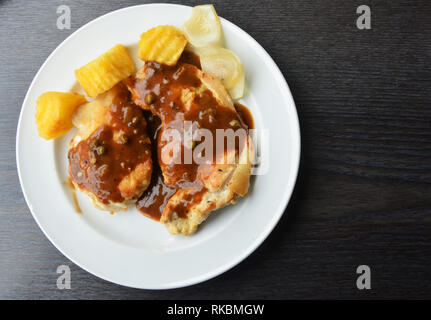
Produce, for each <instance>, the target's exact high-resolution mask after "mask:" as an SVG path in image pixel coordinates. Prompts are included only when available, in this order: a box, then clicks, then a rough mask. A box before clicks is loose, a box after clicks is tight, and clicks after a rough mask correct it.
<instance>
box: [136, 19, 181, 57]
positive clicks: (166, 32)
mask: <svg viewBox="0 0 431 320" xmlns="http://www.w3.org/2000/svg"><path fill="white" fill-rule="evenodd" d="M186 45H187V39H186V37H185V36H184V34H183V32H182V31H181V30H179V29H177V28H175V27H173V26H158V27H155V28H152V29H150V30H148V31H146V32H144V33H143V34H142V35H141V40H140V41H139V51H138V56H139V59H141V60H143V61H156V62H158V63H162V64H166V65H168V66H173V65H175V64H176V63H177V61H178V59H179V58H180V56H181V53H182V52H183V51H184V48H185V47H186Z"/></svg>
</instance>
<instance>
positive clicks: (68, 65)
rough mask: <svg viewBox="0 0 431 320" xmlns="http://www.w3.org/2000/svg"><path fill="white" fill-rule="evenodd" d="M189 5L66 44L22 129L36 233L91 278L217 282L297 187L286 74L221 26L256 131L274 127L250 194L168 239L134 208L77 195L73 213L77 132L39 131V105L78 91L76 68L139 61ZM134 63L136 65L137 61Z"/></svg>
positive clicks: (21, 164) (134, 282)
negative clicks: (114, 53) (153, 31)
mask: <svg viewBox="0 0 431 320" xmlns="http://www.w3.org/2000/svg"><path fill="white" fill-rule="evenodd" d="M190 12H191V7H187V6H180V5H172V4H150V5H140V6H134V7H128V8H124V9H121V10H117V11H114V12H111V13H109V14H106V15H104V16H102V17H100V18H97V19H95V20H93V21H91V22H90V23H88V24H86V25H85V26H83V27H82V28H80V29H79V30H77V31H76V32H74V33H73V34H72V35H71V36H70V37H68V38H67V39H66V40H64V41H63V43H61V44H60V45H59V46H58V47H57V49H55V50H54V52H53V53H52V54H51V55H50V56H49V57H48V59H47V60H46V61H45V63H44V64H43V65H42V67H41V68H40V70H39V72H38V73H37V74H36V76H35V78H34V80H33V82H32V84H31V85H30V88H29V90H28V92H27V95H26V97H25V100H24V103H23V106H22V110H21V115H20V118H19V123H18V130H17V142H16V143H17V165H18V173H19V178H20V182H21V187H22V190H23V193H24V196H25V199H26V201H27V204H28V206H29V208H30V211H31V212H32V214H33V217H34V219H35V220H36V221H37V223H38V225H39V227H40V228H41V229H42V231H43V232H44V233H45V235H46V236H47V237H48V238H49V240H50V241H51V242H52V243H53V244H54V245H55V246H56V247H57V248H58V249H59V250H60V251H61V252H62V253H63V254H64V255H65V256H67V257H68V258H69V259H70V260H72V261H73V262H74V263H76V264H77V265H79V266H80V267H82V268H83V269H85V270H87V271H88V272H90V273H92V274H94V275H96V276H98V277H100V278H103V279H105V280H108V281H112V282H115V283H117V284H121V285H124V286H129V287H135V288H145V289H168V288H177V287H183V286H188V285H192V284H196V283H199V282H201V281H205V280H207V279H210V278H212V277H215V276H217V275H219V274H221V273H222V272H224V271H226V270H228V269H230V268H232V267H233V266H235V265H236V264H238V263H239V262H240V261H242V260H243V259H245V258H246V257H247V256H248V255H249V254H250V253H252V252H253V251H254V250H255V249H256V248H257V247H258V246H259V245H260V244H261V243H262V242H263V241H264V240H265V238H266V237H267V236H268V234H269V233H270V232H271V231H272V230H273V228H274V226H275V225H276V223H277V222H278V220H279V219H280V217H281V215H282V214H283V211H284V209H285V208H286V205H287V203H288V201H289V198H290V195H291V193H292V190H293V187H294V185H295V181H296V176H297V171H298V165H299V154H300V133H299V123H298V117H297V113H296V109H295V104H294V101H293V99H292V96H291V94H290V91H289V88H288V86H287V83H286V81H285V79H284V78H283V75H282V74H281V72H280V70H279V69H278V67H277V66H276V64H275V63H274V61H273V60H272V59H271V57H270V56H269V55H268V54H267V53H266V52H265V50H264V49H263V48H262V47H261V46H260V45H259V44H258V43H257V42H256V41H255V40H254V39H253V38H252V37H250V36H249V35H248V34H247V33H246V32H245V31H243V30H241V29H240V28H238V27H237V26H235V25H234V24H233V23H231V22H229V21H227V20H225V19H221V22H222V28H223V32H224V36H225V44H226V47H227V48H229V49H231V50H233V51H234V52H235V53H236V54H237V55H238V56H239V57H240V59H241V61H242V63H243V65H244V69H245V73H246V79H247V87H248V90H247V94H246V96H245V97H244V98H243V99H242V100H241V101H240V102H241V103H242V104H244V105H246V106H247V107H248V108H249V109H250V111H251V112H252V114H253V116H254V120H255V127H256V129H268V130H269V142H268V145H267V147H266V148H262V150H267V155H268V156H269V167H268V172H267V173H266V174H265V175H259V176H256V177H254V178H253V180H252V186H251V188H250V192H249V195H248V196H247V197H246V198H244V199H241V200H240V201H239V202H238V203H237V204H236V205H232V206H229V207H226V208H224V209H222V210H218V211H216V212H214V213H213V214H212V215H210V217H209V219H208V220H207V221H206V222H205V223H203V224H202V225H201V226H200V228H199V230H198V232H197V233H196V234H195V235H192V236H190V237H184V236H172V235H170V234H169V233H168V232H167V231H166V230H165V227H164V226H163V225H162V224H160V223H158V222H156V221H153V220H151V219H148V218H146V217H144V216H142V215H141V214H140V213H139V212H138V211H137V210H136V209H135V208H131V209H129V211H127V212H119V213H116V214H113V215H111V214H109V213H107V212H103V211H100V210H97V209H95V208H93V207H92V206H91V204H90V201H89V200H88V199H87V198H86V196H84V195H82V194H80V193H79V192H78V202H79V205H80V207H81V209H82V211H83V213H82V214H78V213H77V212H76V209H75V208H76V207H75V205H74V201H73V197H72V195H71V191H70V190H69V188H68V187H67V186H66V183H65V182H66V181H67V145H68V142H69V140H70V139H71V137H72V135H73V132H69V134H67V135H66V136H64V137H62V138H60V139H56V140H55V141H52V140H51V141H45V140H43V139H42V138H40V137H39V136H38V134H37V130H36V125H35V105H36V99H37V97H38V96H39V95H40V94H42V93H43V92H45V91H69V90H72V89H73V90H77V88H79V86H78V85H77V83H76V80H75V76H74V70H75V69H77V68H79V67H80V66H82V65H84V64H86V63H87V62H89V61H90V60H92V59H94V58H96V57H97V56H99V55H100V54H101V53H103V52H105V51H106V50H108V49H109V48H111V47H113V46H114V45H115V44H117V43H122V44H124V45H126V46H128V48H129V49H130V52H131V53H132V54H133V55H134V57H136V56H137V49H138V41H139V37H140V34H141V33H142V32H143V31H145V30H147V29H149V28H152V27H154V26H157V25H165V24H170V25H174V26H177V27H180V26H181V25H182V24H183V23H184V21H186V20H187V19H188V17H189V16H190ZM136 62H137V66H139V64H138V61H137V59H136Z"/></svg>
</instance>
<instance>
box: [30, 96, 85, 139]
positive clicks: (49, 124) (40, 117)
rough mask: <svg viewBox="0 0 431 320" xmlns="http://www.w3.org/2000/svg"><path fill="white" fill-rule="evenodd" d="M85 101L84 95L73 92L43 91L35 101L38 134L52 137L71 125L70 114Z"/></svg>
mask: <svg viewBox="0 0 431 320" xmlns="http://www.w3.org/2000/svg"><path fill="white" fill-rule="evenodd" d="M85 102H87V101H86V100H85V97H84V96H83V95H81V94H78V93H74V92H45V93H43V94H42V95H40V96H39V98H38V99H37V101H36V125H37V130H38V131H39V136H41V137H42V138H44V139H47V140H48V139H54V138H57V137H60V136H62V135H63V134H65V133H66V132H67V131H68V130H69V129H71V128H72V127H73V124H72V114H73V112H74V111H75V109H76V108H77V107H78V106H79V105H81V104H83V103H85Z"/></svg>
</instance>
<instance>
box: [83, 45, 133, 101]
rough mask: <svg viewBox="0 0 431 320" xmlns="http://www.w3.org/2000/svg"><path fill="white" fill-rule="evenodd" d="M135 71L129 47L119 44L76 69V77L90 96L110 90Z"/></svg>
mask: <svg viewBox="0 0 431 320" xmlns="http://www.w3.org/2000/svg"><path fill="white" fill-rule="evenodd" d="M134 72H135V64H134V62H133V60H132V58H131V57H130V54H129V52H128V51H127V49H126V48H125V47H124V46H122V45H121V44H117V45H116V46H115V47H113V48H112V49H110V50H108V51H107V52H105V53H104V54H102V55H101V56H99V57H98V58H96V59H95V60H93V61H91V62H89V63H87V64H86V65H85V66H83V67H81V68H79V69H77V70H75V76H76V79H78V82H79V84H80V85H81V86H82V88H83V89H84V91H85V92H86V93H87V95H88V96H89V97H92V98H95V97H97V96H98V95H99V94H101V93H103V92H105V91H108V90H109V89H111V88H112V87H113V86H115V85H116V84H117V83H118V82H120V81H121V80H124V79H125V78H127V77H128V76H130V75H131V74H132V73H134Z"/></svg>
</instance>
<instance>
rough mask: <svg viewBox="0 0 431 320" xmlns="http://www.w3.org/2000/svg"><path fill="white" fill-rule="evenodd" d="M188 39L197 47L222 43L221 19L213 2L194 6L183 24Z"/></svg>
mask: <svg viewBox="0 0 431 320" xmlns="http://www.w3.org/2000/svg"><path fill="white" fill-rule="evenodd" d="M183 30H184V33H185V35H186V37H187V40H188V41H189V42H190V43H191V44H192V45H194V46H195V47H203V46H207V45H209V44H220V42H221V25H220V19H219V17H218V15H217V13H216V11H215V9H214V6H213V5H212V4H206V5H201V6H196V7H193V9H192V14H191V16H190V18H189V19H188V20H187V21H186V22H185V23H184V25H183Z"/></svg>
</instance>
